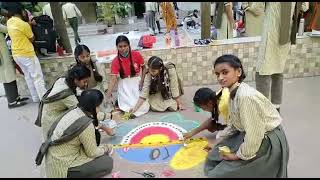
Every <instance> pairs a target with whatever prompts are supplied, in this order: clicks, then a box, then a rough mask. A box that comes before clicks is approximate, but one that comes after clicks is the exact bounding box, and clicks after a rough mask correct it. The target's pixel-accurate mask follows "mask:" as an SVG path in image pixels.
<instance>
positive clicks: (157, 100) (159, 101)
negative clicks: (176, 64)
mask: <svg viewBox="0 0 320 180" xmlns="http://www.w3.org/2000/svg"><path fill="white" fill-rule="evenodd" d="M168 71H169V72H168V73H169V78H170V89H171V93H172V97H173V98H176V97H179V95H180V94H179V84H178V76H177V72H176V70H175V68H170V69H168ZM150 84H151V75H150V74H149V73H148V74H146V77H145V81H144V84H143V88H142V91H141V94H140V97H142V98H144V99H148V102H149V104H150V107H151V110H153V111H166V110H167V109H168V108H169V110H172V111H176V110H177V102H176V101H175V100H174V99H173V98H170V99H167V100H165V99H163V97H162V95H161V92H160V91H159V92H157V93H156V94H152V95H150V94H149V91H150Z"/></svg>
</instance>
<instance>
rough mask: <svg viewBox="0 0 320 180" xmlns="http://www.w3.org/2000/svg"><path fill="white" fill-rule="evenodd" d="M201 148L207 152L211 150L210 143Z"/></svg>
mask: <svg viewBox="0 0 320 180" xmlns="http://www.w3.org/2000/svg"><path fill="white" fill-rule="evenodd" d="M203 150H205V151H207V152H209V151H211V150H212V147H211V145H209V144H208V145H207V146H206V147H204V148H203Z"/></svg>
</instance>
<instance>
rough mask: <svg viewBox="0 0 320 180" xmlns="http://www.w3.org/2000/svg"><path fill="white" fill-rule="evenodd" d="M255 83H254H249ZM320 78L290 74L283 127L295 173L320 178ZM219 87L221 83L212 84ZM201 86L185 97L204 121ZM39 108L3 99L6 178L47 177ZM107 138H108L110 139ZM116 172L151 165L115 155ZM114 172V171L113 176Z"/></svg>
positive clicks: (1, 161) (2, 172)
mask: <svg viewBox="0 0 320 180" xmlns="http://www.w3.org/2000/svg"><path fill="white" fill-rule="evenodd" d="M249 84H250V85H254V84H253V83H249ZM319 84H320V77H319V76H318V77H310V78H303V79H288V80H285V84H284V97H283V106H282V108H281V114H282V116H283V117H284V122H283V126H284V129H285V131H286V134H287V136H288V141H289V145H290V162H289V177H319V176H320V172H319V165H318V161H319V160H320V155H319V153H318V151H317V149H318V148H320V144H319V143H318V142H319V140H318V138H317V136H316V135H314V134H315V132H317V130H318V127H319V126H320V121H319V118H317V112H318V111H319V107H320V96H319V88H320V86H319ZM212 87H214V88H216V87H217V86H212ZM198 88H199V87H187V88H185V91H186V95H185V96H184V98H183V101H184V102H185V106H186V107H187V110H186V111H184V112H182V115H183V116H184V117H187V119H193V120H199V121H202V120H204V119H205V118H206V116H207V115H206V114H203V113H196V112H193V109H192V105H191V103H190V102H189V101H190V99H191V98H192V96H193V94H194V92H195V91H196V90H197V89H198ZM36 113H37V105H36V104H32V103H30V104H28V105H26V106H24V107H21V108H17V109H12V110H9V109H7V104H6V99H5V98H4V97H1V98H0V114H1V117H2V118H1V120H2V125H1V126H0V137H2V139H1V141H2V146H1V149H0V154H1V156H0V176H1V177H44V175H43V173H41V172H42V171H41V168H40V167H36V166H35V163H34V159H35V156H36V153H37V151H38V148H39V146H40V144H41V141H42V137H41V130H40V129H39V128H38V127H36V126H35V125H34V124H33V122H34V120H35V117H36ZM165 114H168V113H150V114H147V115H145V116H143V117H141V118H138V119H136V120H134V121H136V122H141V123H142V122H149V121H153V120H156V119H159V118H160V117H161V116H163V115H165ZM201 136H205V137H207V138H209V140H210V141H211V142H214V135H212V134H210V133H208V132H204V133H202V134H201ZM104 140H107V139H104ZM114 159H115V167H114V171H120V174H121V175H122V177H139V175H135V174H133V173H129V171H130V170H138V169H141V168H145V167H146V166H143V165H140V164H139V165H137V164H132V163H128V162H127V161H125V160H123V159H120V158H119V157H117V155H116V154H115V155H114ZM165 168H167V166H166V165H157V166H148V169H149V170H152V171H153V172H155V173H156V174H157V175H158V172H160V171H161V170H163V169H165ZM107 177H109V176H107ZM175 177H203V174H202V169H201V166H199V167H198V168H195V169H193V170H191V171H176V176H175Z"/></svg>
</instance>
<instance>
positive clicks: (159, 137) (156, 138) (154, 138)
mask: <svg viewBox="0 0 320 180" xmlns="http://www.w3.org/2000/svg"><path fill="white" fill-rule="evenodd" d="M169 141H170V139H169V137H168V136H166V135H163V134H152V135H149V136H146V137H144V138H142V139H141V141H140V143H143V144H148V143H159V142H163V143H166V142H169Z"/></svg>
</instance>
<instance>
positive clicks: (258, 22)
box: [242, 2, 265, 37]
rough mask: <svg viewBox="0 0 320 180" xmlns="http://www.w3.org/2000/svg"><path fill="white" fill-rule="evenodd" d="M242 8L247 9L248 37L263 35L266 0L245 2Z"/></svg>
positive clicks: (246, 24) (246, 25)
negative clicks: (262, 0)
mask: <svg viewBox="0 0 320 180" xmlns="http://www.w3.org/2000/svg"><path fill="white" fill-rule="evenodd" d="M242 8H243V9H245V12H246V16H245V18H246V19H245V28H246V33H245V34H246V35H247V36H248V37H254V36H261V32H262V26H263V19H264V10H265V2H243V3H242Z"/></svg>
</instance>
